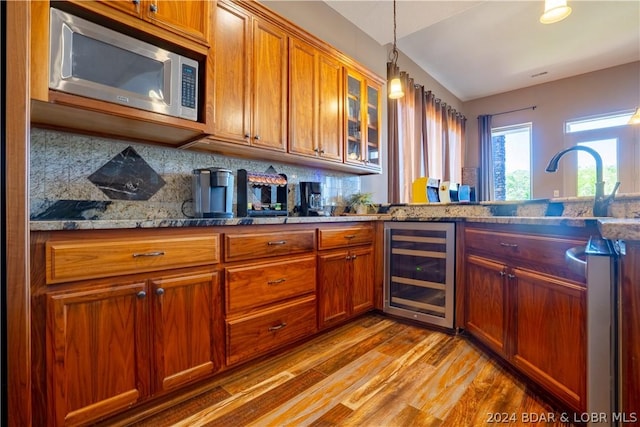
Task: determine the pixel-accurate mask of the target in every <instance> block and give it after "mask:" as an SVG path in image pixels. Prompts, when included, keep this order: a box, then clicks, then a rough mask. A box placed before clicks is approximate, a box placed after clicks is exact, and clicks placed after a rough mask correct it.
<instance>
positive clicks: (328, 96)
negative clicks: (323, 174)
mask: <svg viewBox="0 0 640 427" xmlns="http://www.w3.org/2000/svg"><path fill="white" fill-rule="evenodd" d="M343 80H344V78H343V72H342V64H341V63H340V62H339V61H337V60H335V59H334V58H332V57H331V56H329V55H324V54H320V56H319V57H318V104H317V107H318V148H319V149H320V156H321V157H322V158H323V159H331V160H337V161H340V162H342V157H343V154H342V153H343V145H344V143H343V141H344V126H343V123H344V117H343V116H344V113H343V105H344V103H343V87H344V84H343Z"/></svg>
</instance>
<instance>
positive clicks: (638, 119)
mask: <svg viewBox="0 0 640 427" xmlns="http://www.w3.org/2000/svg"><path fill="white" fill-rule="evenodd" d="M629 124H630V125H640V107H638V108H636V112H635V113H634V114H633V116H631V118H629Z"/></svg>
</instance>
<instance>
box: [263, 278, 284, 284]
mask: <svg viewBox="0 0 640 427" xmlns="http://www.w3.org/2000/svg"><path fill="white" fill-rule="evenodd" d="M285 280H287V279H285V278H280V279H276V280H269V281H268V282H267V285H277V284H279V283H282V282H284V281H285Z"/></svg>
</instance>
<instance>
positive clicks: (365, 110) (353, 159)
mask: <svg viewBox="0 0 640 427" xmlns="http://www.w3.org/2000/svg"><path fill="white" fill-rule="evenodd" d="M345 85H346V96H345V103H346V105H345V117H346V120H345V122H346V132H345V134H346V144H345V150H346V153H345V163H353V164H357V165H362V166H365V167H367V168H372V169H375V170H378V171H379V170H380V168H381V165H382V163H381V159H380V137H381V129H380V121H381V107H380V105H381V104H380V102H381V98H380V93H381V85H380V84H379V83H378V82H376V81H373V80H371V79H368V78H367V77H366V76H364V75H363V74H362V73H360V72H358V71H355V70H351V69H348V70H347V72H346V74H345Z"/></svg>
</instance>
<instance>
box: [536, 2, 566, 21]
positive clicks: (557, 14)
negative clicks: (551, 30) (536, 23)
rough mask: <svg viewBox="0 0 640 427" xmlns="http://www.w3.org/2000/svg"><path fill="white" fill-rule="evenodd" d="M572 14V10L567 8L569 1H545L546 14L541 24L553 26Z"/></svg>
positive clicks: (541, 19) (542, 17) (541, 18)
mask: <svg viewBox="0 0 640 427" xmlns="http://www.w3.org/2000/svg"><path fill="white" fill-rule="evenodd" d="M570 13H571V8H570V7H569V6H567V0H544V13H543V14H542V16H541V17H540V22H541V23H543V24H553V23H554V22H559V21H562V20H563V19H564V18H566V17H567V16H569V14H570Z"/></svg>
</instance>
